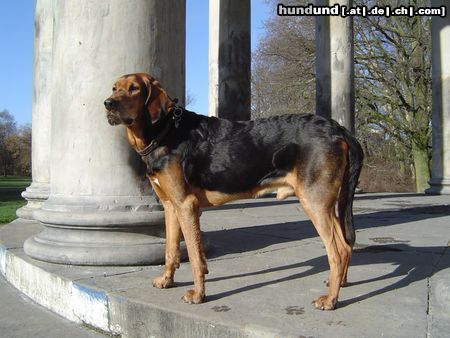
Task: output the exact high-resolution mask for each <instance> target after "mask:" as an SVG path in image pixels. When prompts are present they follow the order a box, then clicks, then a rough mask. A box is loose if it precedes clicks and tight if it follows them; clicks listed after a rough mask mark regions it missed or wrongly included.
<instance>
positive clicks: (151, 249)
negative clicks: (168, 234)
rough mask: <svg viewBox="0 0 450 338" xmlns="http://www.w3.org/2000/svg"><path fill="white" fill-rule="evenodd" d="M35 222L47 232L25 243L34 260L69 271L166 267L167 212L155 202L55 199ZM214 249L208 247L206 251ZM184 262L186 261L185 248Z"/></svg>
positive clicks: (147, 198)
mask: <svg viewBox="0 0 450 338" xmlns="http://www.w3.org/2000/svg"><path fill="white" fill-rule="evenodd" d="M33 215H34V217H35V219H36V220H37V221H40V222H42V223H43V225H45V229H44V230H43V231H42V232H40V233H39V234H36V235H34V236H32V237H30V238H28V239H27V240H26V241H25V243H24V251H25V253H26V254H27V255H28V256H30V257H32V258H35V259H38V260H42V261H46V262H50V263H59V264H70V265H110V266H118V265H128V266H129V265H155V264H162V263H164V261H165V244H166V241H165V227H164V211H163V210H162V206H161V205H159V204H157V203H155V200H154V198H153V197H152V196H126V197H123V196H122V197H93V196H90V197H84V198H83V197H81V196H78V197H77V198H70V197H62V196H53V195H52V196H51V197H50V198H49V199H48V200H47V201H46V202H45V203H43V204H42V208H41V209H38V210H36V211H34V214H33ZM208 246H209V243H208V241H204V247H205V250H206V248H207V247H208ZM180 249H181V257H182V258H183V259H185V258H186V257H187V251H186V245H185V243H184V242H181V243H180Z"/></svg>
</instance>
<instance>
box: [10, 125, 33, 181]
mask: <svg viewBox="0 0 450 338" xmlns="http://www.w3.org/2000/svg"><path fill="white" fill-rule="evenodd" d="M5 145H6V149H7V151H8V152H9V154H10V160H11V166H12V171H11V173H12V174H13V175H20V176H29V175H31V126H29V125H26V126H23V127H20V128H19V129H18V130H17V132H16V133H14V134H12V135H10V136H9V137H7V138H6V141H5Z"/></svg>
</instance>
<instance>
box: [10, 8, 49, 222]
mask: <svg viewBox="0 0 450 338" xmlns="http://www.w3.org/2000/svg"><path fill="white" fill-rule="evenodd" d="M52 2H53V0H37V1H36V7H35V21H34V56H33V106H32V107H33V108H32V113H33V116H32V128H33V129H32V132H33V139H32V161H31V165H32V177H33V182H32V183H31V185H30V186H29V187H28V188H27V189H26V190H25V191H24V192H23V193H22V196H23V197H24V198H25V199H26V200H27V202H28V203H27V205H26V206H24V207H23V208H20V209H18V210H17V216H18V217H20V218H25V219H33V211H34V210H37V209H39V208H40V207H41V205H42V202H44V201H45V200H46V199H47V198H48V196H49V193H50V134H51V85H50V82H51V67H52V38H53V11H52Z"/></svg>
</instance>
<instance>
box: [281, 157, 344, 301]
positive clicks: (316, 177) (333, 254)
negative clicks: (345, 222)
mask: <svg viewBox="0 0 450 338" xmlns="http://www.w3.org/2000/svg"><path fill="white" fill-rule="evenodd" d="M345 167H346V160H345V156H342V155H340V151H339V149H337V150H336V151H333V152H331V151H329V152H328V151H326V150H325V151H320V152H317V153H315V154H314V157H313V160H311V162H309V163H307V164H306V165H305V162H303V166H301V167H300V166H299V167H298V168H297V169H296V170H295V171H293V172H292V173H291V175H290V179H289V181H290V183H291V185H292V186H293V187H294V191H295V194H296V195H297V197H298V198H299V200H300V202H301V204H302V206H303V209H304V210H305V212H306V213H307V214H308V216H309V217H310V219H311V221H312V222H313V224H314V227H315V228H316V230H317V232H318V234H319V236H320V238H321V239H322V242H323V244H324V246H325V249H326V252H327V256H328V263H329V265H330V275H329V279H328V294H327V295H324V296H321V297H319V298H317V299H316V300H314V301H313V304H314V306H315V307H316V308H317V309H321V310H333V309H334V308H335V307H336V304H337V301H338V297H339V291H340V287H341V284H342V283H345V279H346V271H347V268H348V265H349V261H350V257H351V252H352V247H351V246H350V245H349V244H348V243H347V242H346V238H345V234H344V232H343V230H344V229H342V227H341V224H340V222H339V219H338V217H337V215H336V205H337V203H338V200H339V193H340V190H341V187H342V183H343V177H344V172H345Z"/></svg>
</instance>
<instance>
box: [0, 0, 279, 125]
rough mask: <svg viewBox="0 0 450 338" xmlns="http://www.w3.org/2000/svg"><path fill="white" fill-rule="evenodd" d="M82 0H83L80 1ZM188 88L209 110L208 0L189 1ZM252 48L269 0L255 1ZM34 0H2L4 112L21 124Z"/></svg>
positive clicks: (198, 107)
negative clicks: (6, 111)
mask: <svg viewBox="0 0 450 338" xmlns="http://www.w3.org/2000/svg"><path fill="white" fill-rule="evenodd" d="M80 1H82V0H80ZM186 3H187V5H186V88H187V90H188V91H189V93H190V94H191V96H192V97H193V98H194V102H193V103H192V104H191V105H190V106H189V107H188V108H189V109H190V110H193V111H195V112H197V113H201V114H205V115H206V114H207V113H208V0H187V1H186ZM251 6H252V7H251V8H252V27H251V28H252V36H251V41H252V51H253V50H255V48H256V46H257V44H258V41H259V39H260V38H261V37H262V36H264V25H263V22H264V21H265V20H267V19H268V18H269V16H270V15H271V13H270V12H271V10H272V9H271V8H270V6H269V5H268V4H267V3H266V1H265V0H251ZM33 36H34V0H18V1H10V0H0V111H2V110H4V109H7V110H8V111H9V112H10V113H11V114H12V115H13V116H14V117H15V119H16V122H17V123H18V124H19V125H23V124H27V123H31V101H32V73H33V69H32V68H33V67H32V63H33Z"/></svg>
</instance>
